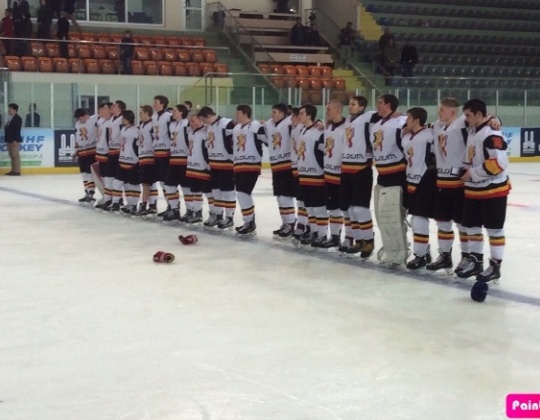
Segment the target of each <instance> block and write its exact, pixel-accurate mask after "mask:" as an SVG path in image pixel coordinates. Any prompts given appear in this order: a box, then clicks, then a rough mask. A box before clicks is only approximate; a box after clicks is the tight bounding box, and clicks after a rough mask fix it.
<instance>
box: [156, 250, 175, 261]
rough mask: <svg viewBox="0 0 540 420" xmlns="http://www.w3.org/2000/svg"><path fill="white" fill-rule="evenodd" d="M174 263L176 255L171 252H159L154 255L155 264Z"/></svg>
mask: <svg viewBox="0 0 540 420" xmlns="http://www.w3.org/2000/svg"><path fill="white" fill-rule="evenodd" d="M173 261H174V255H173V254H171V253H170V252H165V251H158V252H156V253H155V254H154V262H157V263H172V262H173Z"/></svg>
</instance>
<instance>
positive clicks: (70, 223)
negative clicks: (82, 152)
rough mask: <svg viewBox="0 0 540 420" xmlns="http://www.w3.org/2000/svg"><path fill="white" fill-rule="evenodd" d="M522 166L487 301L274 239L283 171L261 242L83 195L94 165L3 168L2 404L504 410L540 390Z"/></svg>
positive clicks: (112, 411)
mask: <svg viewBox="0 0 540 420" xmlns="http://www.w3.org/2000/svg"><path fill="white" fill-rule="evenodd" d="M510 172H511V178H512V182H513V189H512V192H511V195H510V197H509V203H510V205H509V208H508V215H507V224H506V237H507V250H506V255H505V259H504V262H503V267H502V272H503V279H502V281H501V285H500V286H499V287H493V288H491V290H490V295H489V296H488V298H487V300H486V302H484V303H483V304H478V303H475V302H473V301H471V299H470V298H469V289H470V286H471V285H472V282H470V283H466V282H465V283H464V282H461V281H457V280H455V279H453V278H452V277H440V278H439V279H436V280H433V279H432V278H431V277H427V276H417V275H411V274H409V273H400V272H391V271H385V270H383V269H381V267H379V266H378V263H377V262H376V261H375V259H374V258H373V259H372V260H370V261H368V262H366V263H361V262H359V261H351V260H347V259H345V258H340V257H337V256H328V255H327V254H326V253H325V255H322V256H321V255H320V254H318V253H313V255H307V254H302V253H299V252H297V251H295V250H294V249H293V246H292V245H291V244H289V243H283V242H276V241H274V240H272V238H271V231H272V230H273V229H276V228H277V227H278V226H279V224H280V222H279V215H278V212H277V208H276V204H275V201H274V198H273V197H272V190H271V181H270V178H269V173H268V172H265V173H264V175H263V177H261V178H260V179H259V183H258V185H257V188H256V193H255V201H256V214H257V225H258V236H257V238H256V239H254V240H237V239H234V238H233V237H228V236H225V237H221V236H216V235H211V234H208V233H204V232H203V231H196V232H195V231H193V230H191V231H190V230H186V229H184V228H179V227H170V226H164V225H162V224H158V223H152V222H144V221H139V220H134V219H129V218H124V217H121V216H114V215H110V214H105V213H101V212H97V211H94V210H90V209H85V208H80V207H79V206H77V204H76V200H77V199H78V198H80V197H81V196H82V183H81V180H80V176H78V175H49V176H22V177H20V178H11V177H6V176H2V177H1V178H0V209H1V210H0V212H1V213H0V214H1V216H0V273H1V274H0V320H1V322H0V419H2V420H19V419H29V420H30V419H31V420H49V419H50V420H75V419H77V420H87V419H88V420H101V419H103V420H112V419H117V420H140V419H160V420H173V419H175V420H176V419H178V420H199V419H200V420H217V419H242V420H244V419H245V420H259V419H278V420H300V419H305V420H331V419H347V420H349V419H354V420H356V419H362V420H363V419H366V420H378V419H392V420H398V419H415V420H419V419H430V420H446V419H448V420H467V419H485V420H494V419H505V418H506V414H505V398H506V395H507V394H509V393H540V322H539V319H540V258H539V257H540V239H539V238H540V194H539V192H540V164H513V165H512V166H511V169H510ZM160 205H161V207H164V203H163V202H162V199H161V202H160ZM237 213H238V214H237V219H238V223H240V217H239V216H240V214H239V211H238V212H237ZM193 232H194V233H196V234H197V235H198V237H199V243H198V244H196V245H194V246H183V245H181V244H180V243H179V241H178V239H177V237H178V235H179V234H184V235H185V234H186V233H193ZM431 238H432V250H433V253H434V254H436V251H435V249H436V242H435V241H436V236H435V228H434V226H432V236H431ZM379 245H380V244H379V243H378V244H377V247H378V246H379ZM158 250H165V251H169V252H172V253H173V254H175V255H176V261H175V262H174V263H173V264H163V265H162V264H155V263H153V262H152V255H153V254H154V253H155V252H156V251H158ZM454 260H455V261H456V260H458V249H455V252H454Z"/></svg>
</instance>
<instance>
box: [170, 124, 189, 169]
mask: <svg viewBox="0 0 540 420" xmlns="http://www.w3.org/2000/svg"><path fill="white" fill-rule="evenodd" d="M188 124H189V121H188V120H187V119H184V120H180V121H174V120H173V121H171V123H170V125H169V132H170V135H171V158H170V160H169V165H173V166H187V156H188V142H189V140H188Z"/></svg>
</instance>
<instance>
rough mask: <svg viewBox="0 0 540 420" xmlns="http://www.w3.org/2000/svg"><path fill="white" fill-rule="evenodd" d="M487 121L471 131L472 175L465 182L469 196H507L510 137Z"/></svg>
mask: <svg viewBox="0 0 540 420" xmlns="http://www.w3.org/2000/svg"><path fill="white" fill-rule="evenodd" d="M487 124H488V123H487V122H485V123H484V124H482V125H480V126H479V127H476V128H472V129H470V132H469V137H468V139H467V156H466V162H467V165H468V166H469V169H470V173H471V177H472V179H471V180H470V181H467V182H465V198H470V199H486V198H495V197H504V196H506V195H508V193H509V192H510V182H509V180H508V173H507V168H508V155H507V154H506V149H507V147H508V146H507V144H506V140H505V138H504V136H503V134H502V133H501V132H500V131H496V130H493V129H492V128H491V127H490V126H489V125H487Z"/></svg>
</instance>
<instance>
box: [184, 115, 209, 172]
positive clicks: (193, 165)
mask: <svg viewBox="0 0 540 420" xmlns="http://www.w3.org/2000/svg"><path fill="white" fill-rule="evenodd" d="M188 145H189V148H188V158H187V171H186V176H187V177H189V178H197V179H202V180H205V181H210V165H209V163H208V152H207V150H206V127H205V126H202V127H200V128H197V129H196V130H189V131H188Z"/></svg>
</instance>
